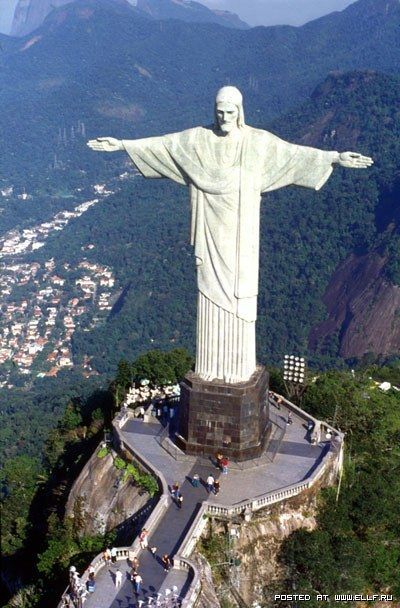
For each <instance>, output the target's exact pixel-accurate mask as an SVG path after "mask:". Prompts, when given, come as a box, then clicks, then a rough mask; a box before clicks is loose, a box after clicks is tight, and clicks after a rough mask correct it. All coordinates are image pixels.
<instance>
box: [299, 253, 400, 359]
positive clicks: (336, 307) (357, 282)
mask: <svg viewBox="0 0 400 608" xmlns="http://www.w3.org/2000/svg"><path fill="white" fill-rule="evenodd" d="M385 264H386V259H385V257H384V256H382V255H380V254H379V253H377V252H372V253H369V254H366V255H355V254H352V255H350V256H348V257H347V259H346V260H345V261H344V262H343V263H342V264H340V266H339V267H338V268H337V270H336V272H335V273H334V274H333V276H332V279H331V281H330V283H329V286H328V288H327V290H326V292H325V294H324V297H323V301H324V303H325V305H326V308H327V312H328V318H327V319H326V320H325V321H323V322H322V323H319V324H318V325H316V326H315V327H314V328H313V329H312V331H311V333H310V346H311V348H312V349H318V347H320V346H321V345H323V343H324V342H325V341H326V340H328V339H329V338H331V337H332V336H334V335H338V338H339V343H340V346H339V354H340V355H341V356H342V357H343V358H344V359H350V358H360V357H362V356H363V355H365V354H367V353H378V354H380V355H383V356H385V355H386V356H388V355H392V354H393V355H395V354H398V352H399V347H400V287H399V286H396V285H392V284H391V283H389V282H388V281H387V280H386V279H385V276H384V273H383V269H384V267H385Z"/></svg>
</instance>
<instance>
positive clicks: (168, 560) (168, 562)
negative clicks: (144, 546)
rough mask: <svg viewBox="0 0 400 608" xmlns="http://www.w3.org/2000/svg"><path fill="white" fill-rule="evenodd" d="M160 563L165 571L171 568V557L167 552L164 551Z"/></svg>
mask: <svg viewBox="0 0 400 608" xmlns="http://www.w3.org/2000/svg"><path fill="white" fill-rule="evenodd" d="M161 561H162V564H163V566H164V570H165V572H168V570H169V569H170V568H171V566H172V562H171V558H170V556H169V555H168V554H167V553H164V555H163V556H162V558H161Z"/></svg>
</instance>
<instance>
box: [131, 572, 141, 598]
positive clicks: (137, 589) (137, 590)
mask: <svg viewBox="0 0 400 608" xmlns="http://www.w3.org/2000/svg"><path fill="white" fill-rule="evenodd" d="M142 583H143V579H142V577H141V576H140V574H136V576H135V577H134V579H133V585H134V587H135V593H136V595H138V594H139V593H140V587H141V584H142Z"/></svg>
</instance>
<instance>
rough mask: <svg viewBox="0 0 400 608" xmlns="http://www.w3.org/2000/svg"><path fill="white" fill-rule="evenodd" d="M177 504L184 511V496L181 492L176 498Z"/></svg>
mask: <svg viewBox="0 0 400 608" xmlns="http://www.w3.org/2000/svg"><path fill="white" fill-rule="evenodd" d="M176 504H177V505H178V507H179V509H182V505H183V496H182V494H181V493H180V492H178V494H177V496H176Z"/></svg>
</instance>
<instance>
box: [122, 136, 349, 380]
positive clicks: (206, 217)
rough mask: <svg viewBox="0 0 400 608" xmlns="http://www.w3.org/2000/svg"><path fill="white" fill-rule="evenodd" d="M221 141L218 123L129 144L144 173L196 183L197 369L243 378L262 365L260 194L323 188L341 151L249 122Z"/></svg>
mask: <svg viewBox="0 0 400 608" xmlns="http://www.w3.org/2000/svg"><path fill="white" fill-rule="evenodd" d="M219 140H220V137H219V136H218V134H217V133H216V132H215V131H214V129H212V128H203V127H198V128H195V129H189V130H188V131H183V132H181V133H174V134H172V135H165V136H163V137H150V138H146V139H139V140H133V141H129V140H123V145H124V147H125V150H126V151H127V152H128V154H129V156H130V157H131V159H132V161H133V162H134V164H135V165H136V167H137V168H138V169H139V171H140V172H141V173H142V174H143V175H144V176H145V177H168V178H170V179H172V180H173V181H176V182H178V183H180V184H186V185H188V186H189V189H190V201H191V208H192V220H191V244H192V245H193V246H194V252H195V256H196V265H197V279H198V290H199V297H198V298H199V299H198V311H197V315H198V320H197V349H196V372H197V373H199V374H200V375H201V376H202V377H203V378H204V379H212V378H221V379H224V380H225V381H226V382H241V381H244V380H248V378H249V377H250V376H251V374H252V373H253V372H254V370H255V367H256V358H255V321H256V317H257V294H258V268H259V261H258V258H259V218H260V200H261V194H262V193H263V192H268V191H271V190H275V189H277V188H281V187H283V186H288V185H290V184H295V185H299V186H307V187H309V188H314V189H316V190H318V189H319V188H320V187H321V186H322V185H323V184H324V183H325V181H326V180H327V179H328V177H329V176H330V174H331V172H332V168H333V166H332V163H333V161H334V159H335V157H336V156H337V153H336V152H324V151H322V150H316V149H313V148H307V147H304V146H297V145H293V144H290V143H287V142H284V141H282V140H281V139H279V138H278V137H276V136H274V135H272V134H271V133H268V132H266V131H261V130H258V129H253V128H251V127H248V126H244V127H243V128H242V129H241V137H240V138H238V139H237V140H236V141H235V142H234V145H233V146H232V142H231V141H230V140H229V139H228V138H226V139H224V140H223V142H222V145H221V142H220V141H219ZM224 144H225V145H224Z"/></svg>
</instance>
